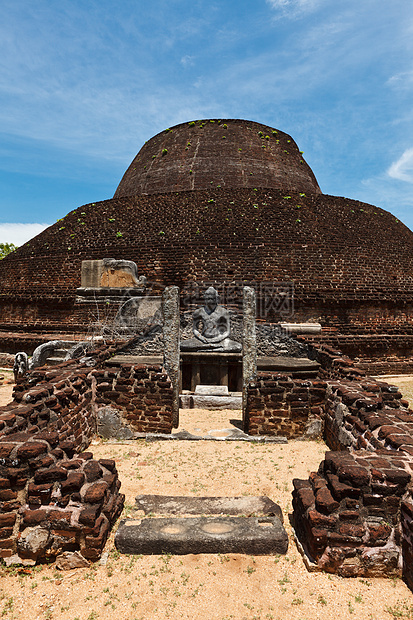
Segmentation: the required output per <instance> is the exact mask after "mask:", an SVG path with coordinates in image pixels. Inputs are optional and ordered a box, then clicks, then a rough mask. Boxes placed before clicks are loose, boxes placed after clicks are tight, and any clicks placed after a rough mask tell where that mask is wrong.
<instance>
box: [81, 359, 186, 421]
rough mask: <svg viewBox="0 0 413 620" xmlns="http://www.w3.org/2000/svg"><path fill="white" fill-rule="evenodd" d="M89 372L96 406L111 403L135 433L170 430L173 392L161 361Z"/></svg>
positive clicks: (108, 367) (109, 367) (108, 366)
mask: <svg viewBox="0 0 413 620" xmlns="http://www.w3.org/2000/svg"><path fill="white" fill-rule="evenodd" d="M90 374H91V376H92V377H93V379H94V380H95V381H96V398H95V400H94V403H96V406H97V407H103V406H107V405H111V406H113V407H114V408H115V409H116V410H117V411H118V412H119V413H120V416H121V418H122V419H123V420H124V421H125V422H126V423H127V424H128V425H129V426H130V427H131V428H132V429H133V430H134V431H136V432H140V433H171V431H172V412H173V399H174V395H173V389H172V383H171V380H170V378H169V376H168V374H167V372H166V371H165V369H164V368H163V366H162V365H161V364H153V365H148V364H122V365H121V366H110V365H107V366H106V367H105V368H100V369H96V370H92V372H91V373H90Z"/></svg>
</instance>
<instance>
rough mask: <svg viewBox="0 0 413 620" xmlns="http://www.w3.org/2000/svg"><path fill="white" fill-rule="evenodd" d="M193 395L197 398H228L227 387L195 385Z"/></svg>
mask: <svg viewBox="0 0 413 620" xmlns="http://www.w3.org/2000/svg"><path fill="white" fill-rule="evenodd" d="M195 394H197V395H198V396H229V392H228V386H227V385H197V386H196V387H195Z"/></svg>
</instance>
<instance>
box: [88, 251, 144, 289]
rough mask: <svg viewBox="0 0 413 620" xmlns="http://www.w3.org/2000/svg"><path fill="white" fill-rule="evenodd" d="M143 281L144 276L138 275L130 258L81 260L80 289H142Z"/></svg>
mask: <svg viewBox="0 0 413 620" xmlns="http://www.w3.org/2000/svg"><path fill="white" fill-rule="evenodd" d="M145 283H146V278H145V277H144V276H140V277H139V275H138V270H137V266H136V263H134V262H133V261H131V260H116V259H114V258H104V259H102V260H84V261H82V272H81V289H91V288H92V289H101V288H106V289H107V288H111V289H113V288H115V289H125V288H127V289H130V288H138V289H143V287H144V286H145Z"/></svg>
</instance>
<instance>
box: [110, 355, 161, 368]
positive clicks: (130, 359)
mask: <svg viewBox="0 0 413 620" xmlns="http://www.w3.org/2000/svg"><path fill="white" fill-rule="evenodd" d="M107 363H108V364H110V365H111V366H120V365H121V364H163V356H162V355H114V356H113V357H111V358H110V359H109V360H108V361H107Z"/></svg>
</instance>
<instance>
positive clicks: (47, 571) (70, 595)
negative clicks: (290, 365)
mask: <svg viewBox="0 0 413 620" xmlns="http://www.w3.org/2000/svg"><path fill="white" fill-rule="evenodd" d="M0 374H1V372H0ZM403 380H405V378H403ZM410 381H411V386H413V381H412V379H410ZM392 382H394V383H395V382H396V381H392ZM8 387H9V386H8ZM9 395H10V390H9ZM0 398H5V386H0ZM237 417H238V418H239V417H240V412H237V411H222V412H211V411H203V410H184V411H181V427H183V428H186V430H193V431H195V432H202V431H205V430H210V429H211V428H214V429H219V428H229V427H230V426H231V422H230V420H234V419H236V418H237ZM197 429H198V430H197ZM90 449H91V450H92V452H93V453H94V456H95V457H96V458H101V457H112V458H115V459H116V463H117V467H118V471H119V474H120V479H121V481H122V491H123V492H124V493H125V494H126V503H125V510H124V516H125V515H132V514H133V505H134V498H135V496H136V495H138V494H141V493H156V494H162V495H195V496H203V495H222V496H236V495H268V497H270V498H271V499H272V500H274V501H276V502H277V503H278V504H279V505H280V506H281V508H282V510H283V513H284V517H285V521H284V523H285V527H286V529H287V532H288V535H289V540H290V543H289V550H288V553H287V555H286V556H268V557H267V556H255V557H251V556H244V555H236V554H230V555H186V556H178V555H175V556H169V555H163V556H144V557H141V556H121V555H120V554H118V552H117V551H116V549H115V548H114V545H113V534H112V536H111V538H110V540H109V542H108V544H107V546H106V549H105V551H106V552H107V553H108V555H107V558H106V564H103V563H97V564H94V565H91V566H90V567H89V568H85V569H77V570H72V571H69V572H59V571H57V570H56V569H55V568H54V567H53V566H50V567H44V566H39V567H34V568H24V569H21V570H18V569H13V568H11V569H6V568H4V567H3V568H0V575H1V582H0V618H6V619H7V620H14V619H19V620H20V619H23V618H24V619H29V620H32V619H42V620H53V619H55V620H109V619H110V620H113V618H118V619H119V620H123V619H127V620H141V619H145V620H146V619H155V620H156V619H161V618H162V619H164V618H184V619H200V620H201V619H202V620H204V619H205V620H229V619H234V620H286V619H294V620H313V619H315V620H327V619H330V620H331V619H334V620H337V619H341V618H350V619H354V620H356V619H360V620H387V619H388V620H391V619H392V618H413V595H412V593H411V592H410V590H409V589H408V588H407V586H406V585H405V584H404V583H403V581H401V580H399V579H395V580H394V579H393V580H387V579H343V578H340V577H337V576H335V575H327V574H324V573H308V572H307V570H306V569H305V566H304V564H303V562H302V559H301V556H300V554H299V553H298V551H297V548H296V546H295V544H294V541H293V538H292V530H291V526H290V524H289V519H288V516H289V515H290V514H291V510H292V508H291V490H292V478H293V477H297V478H307V477H308V474H309V473H310V472H311V471H314V470H316V469H317V468H318V465H319V463H320V461H321V460H322V458H323V454H324V452H325V450H326V446H325V444H324V443H323V442H303V441H290V442H289V443H288V444H286V445H279V444H278V445H271V444H269V445H260V444H257V443H238V442H221V441H217V442H207V441H198V442H187V441H186V442H184V441H182V442H179V441H176V442H148V443H146V442H145V441H144V440H140V441H136V442H130V443H116V444H113V443H111V444H110V443H107V442H101V441H95V442H93V444H92V446H91V448H90ZM115 529H116V528H115Z"/></svg>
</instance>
